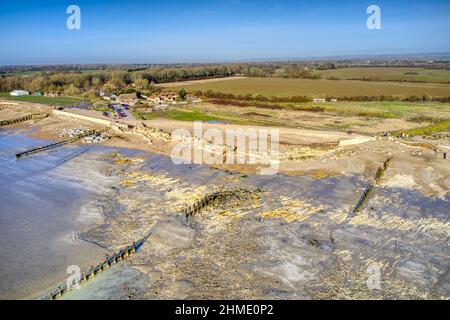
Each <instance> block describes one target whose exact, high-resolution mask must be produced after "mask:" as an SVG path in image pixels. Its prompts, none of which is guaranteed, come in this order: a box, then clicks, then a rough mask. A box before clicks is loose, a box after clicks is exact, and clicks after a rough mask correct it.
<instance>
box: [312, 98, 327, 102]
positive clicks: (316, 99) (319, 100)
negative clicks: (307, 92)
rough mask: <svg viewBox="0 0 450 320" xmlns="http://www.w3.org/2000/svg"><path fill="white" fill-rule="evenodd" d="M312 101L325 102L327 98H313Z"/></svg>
mask: <svg viewBox="0 0 450 320" xmlns="http://www.w3.org/2000/svg"><path fill="white" fill-rule="evenodd" d="M313 102H327V100H326V99H319V98H314V99H313Z"/></svg>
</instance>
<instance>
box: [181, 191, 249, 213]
mask: <svg viewBox="0 0 450 320" xmlns="http://www.w3.org/2000/svg"><path fill="white" fill-rule="evenodd" d="M242 192H247V193H252V191H249V190H247V189H242V188H239V189H234V190H223V188H222V189H220V190H219V191H215V192H213V193H210V194H207V195H206V196H204V197H203V198H202V199H200V200H198V201H197V202H195V203H194V204H193V205H192V206H190V207H188V208H186V209H184V210H183V211H182V213H183V215H184V217H185V218H189V217H191V216H193V215H194V214H196V213H199V212H200V211H202V210H203V209H204V208H205V207H207V206H209V205H211V204H212V203H213V202H216V201H220V200H221V199H224V198H226V197H230V196H236V195H238V194H239V193H242Z"/></svg>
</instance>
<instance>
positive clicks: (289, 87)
mask: <svg viewBox="0 0 450 320" xmlns="http://www.w3.org/2000/svg"><path fill="white" fill-rule="evenodd" d="M181 88H183V86H178V87H173V88H171V90H178V89H181ZM186 89H187V90H188V91H190V92H194V91H197V90H202V91H206V90H213V91H219V92H223V93H232V94H239V95H245V94H261V95H264V96H267V97H271V96H274V97H292V96H314V97H325V96H327V95H331V96H336V97H342V96H380V95H392V96H401V97H408V96H412V95H416V96H420V95H423V94H428V95H430V96H450V84H443V83H406V82H404V83H398V82H374V81H356V80H339V81H338V80H309V79H281V78H247V79H241V80H232V81H223V82H213V83H203V84H196V85H191V86H187V87H186Z"/></svg>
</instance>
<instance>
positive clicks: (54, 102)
mask: <svg viewBox="0 0 450 320" xmlns="http://www.w3.org/2000/svg"><path fill="white" fill-rule="evenodd" d="M0 99H5V100H14V101H23V102H30V103H42V104H48V105H51V106H66V105H78V104H80V102H81V101H82V99H81V98H77V97H37V96H21V97H14V96H11V95H10V94H9V93H0Z"/></svg>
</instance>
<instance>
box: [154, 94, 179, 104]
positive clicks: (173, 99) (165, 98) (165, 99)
mask: <svg viewBox="0 0 450 320" xmlns="http://www.w3.org/2000/svg"><path fill="white" fill-rule="evenodd" d="M179 97H180V96H179V95H178V94H174V93H162V94H159V95H152V96H150V97H148V98H147V100H148V101H150V102H152V103H154V104H157V105H163V104H175V103H177V100H178V99H179Z"/></svg>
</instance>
